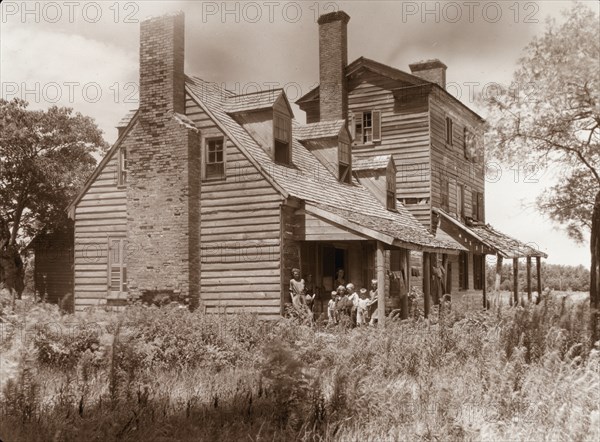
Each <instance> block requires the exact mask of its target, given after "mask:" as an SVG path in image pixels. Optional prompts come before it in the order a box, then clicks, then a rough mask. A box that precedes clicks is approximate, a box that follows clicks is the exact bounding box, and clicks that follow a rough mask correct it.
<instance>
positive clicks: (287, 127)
mask: <svg viewBox="0 0 600 442" xmlns="http://www.w3.org/2000/svg"><path fill="white" fill-rule="evenodd" d="M291 133H292V120H291V119H290V118H289V117H288V116H286V115H283V114H280V113H277V112H276V113H275V114H274V118H273V138H274V140H273V159H274V160H275V162H277V163H281V164H290V163H291V162H292V149H291V145H292V143H291Z"/></svg>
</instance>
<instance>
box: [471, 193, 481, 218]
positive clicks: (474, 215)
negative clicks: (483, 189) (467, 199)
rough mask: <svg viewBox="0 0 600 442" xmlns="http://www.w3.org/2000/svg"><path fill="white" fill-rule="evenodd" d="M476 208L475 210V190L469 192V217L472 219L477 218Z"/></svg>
mask: <svg viewBox="0 0 600 442" xmlns="http://www.w3.org/2000/svg"><path fill="white" fill-rule="evenodd" d="M478 212H479V211H478V210H477V192H475V191H473V192H471V218H473V219H479V218H478V215H477V214H478Z"/></svg>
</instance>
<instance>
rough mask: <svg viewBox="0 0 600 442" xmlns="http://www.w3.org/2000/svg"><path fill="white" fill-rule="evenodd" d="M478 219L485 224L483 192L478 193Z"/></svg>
mask: <svg viewBox="0 0 600 442" xmlns="http://www.w3.org/2000/svg"><path fill="white" fill-rule="evenodd" d="M477 219H478V220H479V221H482V222H483V192H477Z"/></svg>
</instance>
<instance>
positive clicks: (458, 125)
mask: <svg viewBox="0 0 600 442" xmlns="http://www.w3.org/2000/svg"><path fill="white" fill-rule="evenodd" d="M429 103H430V108H431V154H432V155H431V156H432V159H431V161H432V201H433V205H434V207H441V187H440V186H441V177H442V176H443V175H445V176H446V177H447V179H448V181H449V187H450V191H449V205H450V212H451V213H455V212H456V210H457V198H456V192H457V184H462V185H464V186H465V213H466V215H467V216H471V214H472V207H471V194H472V192H474V191H475V192H482V193H483V192H484V187H485V181H484V165H483V160H482V158H483V156H480V157H479V159H478V160H477V162H475V163H474V162H473V161H471V160H468V159H466V158H465V155H464V142H465V141H464V129H465V128H467V129H468V130H471V131H473V132H474V133H477V132H481V131H482V130H483V122H481V121H480V120H479V119H478V118H477V117H476V116H475V115H473V114H472V113H471V112H470V111H469V110H467V109H466V108H464V107H463V106H461V105H459V104H458V103H456V102H455V101H454V100H452V99H451V98H449V97H447V96H446V94H444V93H443V92H441V91H437V90H435V91H434V92H433V93H432V94H431V95H430V98H429ZM446 117H450V118H452V121H453V141H454V142H453V145H452V146H448V145H447V144H446ZM480 138H481V137H480ZM481 142H482V140H481V139H480V143H481ZM481 147H482V148H483V146H481ZM484 205H485V197H484Z"/></svg>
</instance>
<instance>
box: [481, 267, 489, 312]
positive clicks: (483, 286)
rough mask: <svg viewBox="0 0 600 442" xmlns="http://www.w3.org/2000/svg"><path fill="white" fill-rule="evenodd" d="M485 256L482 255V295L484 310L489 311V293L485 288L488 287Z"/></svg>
mask: <svg viewBox="0 0 600 442" xmlns="http://www.w3.org/2000/svg"><path fill="white" fill-rule="evenodd" d="M485 271H486V268H485V255H481V289H482V294H483V308H484V309H487V308H488V300H487V293H486V290H485V286H486V276H485Z"/></svg>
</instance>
